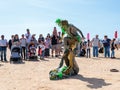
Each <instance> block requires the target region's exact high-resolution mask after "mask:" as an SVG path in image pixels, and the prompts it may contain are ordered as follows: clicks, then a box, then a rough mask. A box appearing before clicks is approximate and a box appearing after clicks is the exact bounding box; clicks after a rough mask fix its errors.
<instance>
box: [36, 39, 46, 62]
mask: <svg viewBox="0 0 120 90" xmlns="http://www.w3.org/2000/svg"><path fill="white" fill-rule="evenodd" d="M44 55H45V45H44V42H43V41H41V42H39V45H38V56H40V59H41V60H44Z"/></svg>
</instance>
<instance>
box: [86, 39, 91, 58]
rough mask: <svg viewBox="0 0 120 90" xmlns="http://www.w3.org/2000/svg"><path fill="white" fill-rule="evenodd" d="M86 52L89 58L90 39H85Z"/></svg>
mask: <svg viewBox="0 0 120 90" xmlns="http://www.w3.org/2000/svg"><path fill="white" fill-rule="evenodd" d="M86 49H87V50H86V52H87V58H90V40H88V41H87V44H86Z"/></svg>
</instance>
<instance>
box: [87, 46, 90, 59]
mask: <svg viewBox="0 0 120 90" xmlns="http://www.w3.org/2000/svg"><path fill="white" fill-rule="evenodd" d="M87 58H90V48H89V49H87Z"/></svg>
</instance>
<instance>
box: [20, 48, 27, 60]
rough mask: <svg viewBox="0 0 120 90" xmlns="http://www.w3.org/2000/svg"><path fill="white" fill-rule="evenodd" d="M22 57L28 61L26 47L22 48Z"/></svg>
mask: <svg viewBox="0 0 120 90" xmlns="http://www.w3.org/2000/svg"><path fill="white" fill-rule="evenodd" d="M21 56H22V58H23V59H26V47H21Z"/></svg>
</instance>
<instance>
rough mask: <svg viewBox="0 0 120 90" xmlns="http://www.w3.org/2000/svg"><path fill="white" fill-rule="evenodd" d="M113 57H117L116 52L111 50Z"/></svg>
mask: <svg viewBox="0 0 120 90" xmlns="http://www.w3.org/2000/svg"><path fill="white" fill-rule="evenodd" d="M111 57H115V51H114V49H113V50H111Z"/></svg>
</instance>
